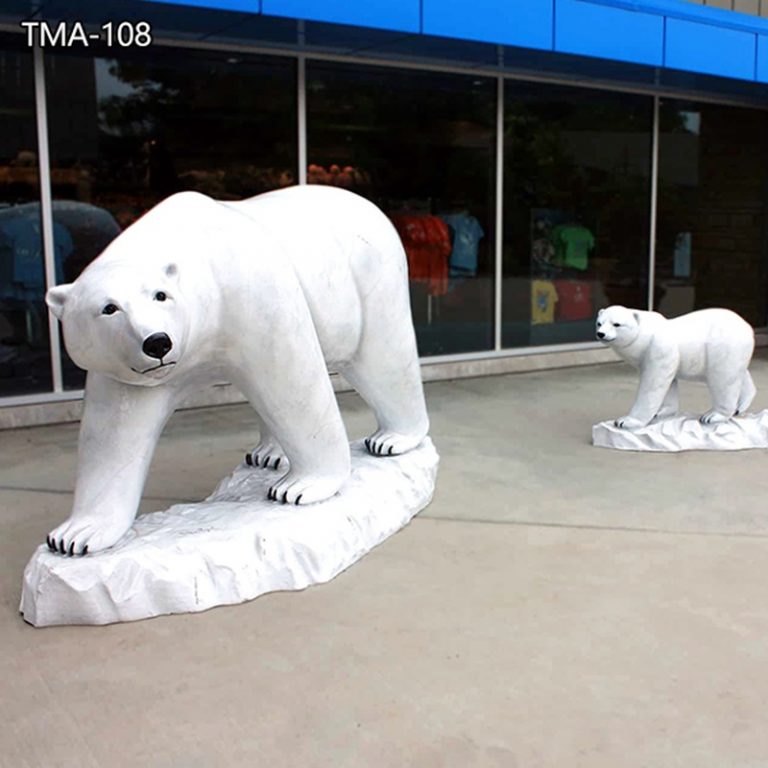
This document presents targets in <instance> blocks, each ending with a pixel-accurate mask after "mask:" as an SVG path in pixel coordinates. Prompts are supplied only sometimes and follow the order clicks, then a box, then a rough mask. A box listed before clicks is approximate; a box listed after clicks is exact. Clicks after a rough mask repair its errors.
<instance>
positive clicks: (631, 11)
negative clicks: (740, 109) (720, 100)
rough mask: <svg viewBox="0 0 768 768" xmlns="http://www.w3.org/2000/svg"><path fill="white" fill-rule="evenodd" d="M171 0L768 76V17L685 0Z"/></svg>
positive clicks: (767, 79)
mask: <svg viewBox="0 0 768 768" xmlns="http://www.w3.org/2000/svg"><path fill="white" fill-rule="evenodd" d="M145 1H146V2H168V1H169V0H145ZM170 1H171V2H174V3H177V4H185V5H190V6H198V7H200V6H204V7H207V8H219V9H223V10H229V11H249V12H251V13H254V14H262V15H265V16H273V17H282V18H290V19H305V20H307V21H316V22H327V23H333V24H344V25H350V26H360V27H367V28H372V29H380V30H388V31H392V32H406V33H411V34H420V35H434V36H440V37H447V38H454V39H460V40H472V41H476V42H481V43H492V44H501V45H508V46H517V47H522V48H530V49H537V50H544V51H552V52H554V53H565V54H577V55H580V56H589V57H596V58H600V59H609V60H613V61H621V62H629V63H632V64H640V65H646V66H653V67H660V68H668V69H675V70H680V71H684V72H695V73H700V74H704V75H714V76H718V77H725V78H733V79H739V80H746V81H753V82H762V83H768V19H764V18H759V17H755V16H748V15H746V14H742V13H735V12H731V11H723V10H720V9H717V8H711V7H709V6H703V5H694V4H693V3H688V2H683V1H682V0H366V1H365V2H350V1H349V0H170Z"/></svg>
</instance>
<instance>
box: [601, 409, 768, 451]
mask: <svg viewBox="0 0 768 768" xmlns="http://www.w3.org/2000/svg"><path fill="white" fill-rule="evenodd" d="M592 443H593V444H594V445H596V446H597V447H599V448H616V449H617V450H620V451H660V452H661V451H663V452H669V453H677V452H679V451H742V450H746V449H748V448H768V410H766V411H761V412H760V413H754V414H747V415H746V416H738V417H736V418H733V419H730V420H729V421H725V422H720V423H718V424H702V423H701V421H699V418H698V417H697V416H695V415H692V414H683V415H682V416H675V417H672V418H668V419H661V420H659V421H655V422H653V423H651V424H649V425H648V426H646V427H641V428H639V429H631V430H630V429H622V428H620V427H617V426H616V425H615V424H614V423H613V422H612V421H603V422H601V423H600V424H595V425H594V426H593V427H592Z"/></svg>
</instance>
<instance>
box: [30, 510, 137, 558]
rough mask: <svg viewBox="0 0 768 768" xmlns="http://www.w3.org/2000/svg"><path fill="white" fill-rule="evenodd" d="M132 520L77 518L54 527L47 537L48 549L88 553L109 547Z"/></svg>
mask: <svg viewBox="0 0 768 768" xmlns="http://www.w3.org/2000/svg"><path fill="white" fill-rule="evenodd" d="M132 522H133V521H132V520H131V521H130V522H128V523H127V524H125V523H124V522H119V521H118V522H112V523H110V522H108V521H106V520H105V519H104V518H101V517H99V518H96V517H94V518H88V519H86V518H79V519H78V518H75V519H72V520H67V521H66V522H65V523H62V524H61V525H60V526H59V527H58V528H54V529H53V530H52V531H51V532H50V533H49V534H48V536H47V537H46V539H45V541H46V543H47V544H48V549H50V550H51V552H57V553H58V554H61V555H67V556H69V557H72V556H73V555H87V554H88V553H93V552H100V551H101V550H103V549H109V547H111V546H112V545H113V544H116V543H117V542H118V541H120V539H122V538H123V536H124V535H125V534H126V533H127V532H128V531H129V530H130V528H131V523H132Z"/></svg>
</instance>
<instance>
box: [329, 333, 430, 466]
mask: <svg viewBox="0 0 768 768" xmlns="http://www.w3.org/2000/svg"><path fill="white" fill-rule="evenodd" d="M414 347H415V345H414ZM370 352H374V350H370ZM401 360H402V357H399V356H398V358H397V359H393V360H392V361H391V362H390V361H388V360H386V356H384V359H382V358H378V359H377V355H376V354H366V355H365V357H363V358H361V359H357V360H355V361H354V362H353V363H350V364H348V365H346V366H344V367H343V368H342V369H341V373H342V375H343V376H344V377H345V378H346V379H347V381H349V383H350V384H351V385H352V386H353V387H354V388H355V389H356V390H357V392H358V393H359V394H360V396H361V397H362V398H363V400H365V402H366V403H368V405H369V406H370V407H371V409H372V410H373V412H374V414H375V415H376V421H377V422H378V429H377V430H376V431H375V432H374V433H373V434H372V435H370V436H369V437H367V438H366V440H365V446H366V448H367V449H368V452H369V453H371V454H372V455H374V456H396V455H399V454H401V453H406V452H407V451H410V450H412V449H413V448H415V447H416V446H417V445H419V443H421V441H422V440H423V439H424V438H425V437H426V436H427V433H428V432H429V419H428V417H427V407H426V404H425V402H424V388H423V386H422V383H421V371H420V369H419V362H418V358H417V357H416V352H415V348H414V353H413V356H412V358H411V360H410V362H409V363H408V364H407V366H406V367H405V368H403V366H402V363H401V362H400V361H401Z"/></svg>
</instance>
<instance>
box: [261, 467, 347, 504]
mask: <svg viewBox="0 0 768 768" xmlns="http://www.w3.org/2000/svg"><path fill="white" fill-rule="evenodd" d="M344 480H346V476H342V477H337V476H331V477H325V476H317V475H303V476H299V475H295V474H294V473H293V472H289V473H288V474H287V475H286V476H285V477H283V478H282V479H281V480H280V481H279V482H277V483H275V484H274V485H273V486H272V487H271V488H270V489H269V493H268V494H267V496H268V497H269V499H271V500H272V501H280V502H282V503H283V504H302V505H304V504H313V503H314V502H317V501H325V499H330V498H331V496H333V495H334V494H335V493H337V492H338V490H339V489H340V488H341V486H342V485H343V484H344Z"/></svg>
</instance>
